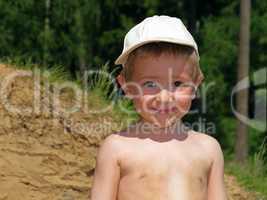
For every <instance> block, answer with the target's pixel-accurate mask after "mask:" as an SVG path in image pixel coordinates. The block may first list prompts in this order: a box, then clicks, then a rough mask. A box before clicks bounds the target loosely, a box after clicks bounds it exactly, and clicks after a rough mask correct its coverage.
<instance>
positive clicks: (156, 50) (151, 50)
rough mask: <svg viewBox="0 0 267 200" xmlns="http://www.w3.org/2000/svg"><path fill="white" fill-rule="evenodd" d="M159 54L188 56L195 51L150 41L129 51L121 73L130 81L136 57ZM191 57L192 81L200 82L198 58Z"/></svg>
mask: <svg viewBox="0 0 267 200" xmlns="http://www.w3.org/2000/svg"><path fill="white" fill-rule="evenodd" d="M161 54H170V55H174V56H180V55H184V56H188V57H189V56H191V55H192V54H196V53H195V50H194V48H193V47H190V46H185V45H180V44H174V43H169V42H152V43H148V44H144V45H142V46H140V47H138V48H137V49H135V50H134V51H133V52H131V53H130V55H129V56H128V59H127V61H126V62H125V64H124V65H123V69H122V72H121V73H122V75H123V76H124V77H125V79H126V81H130V80H131V76H132V74H133V65H134V62H135V60H136V59H138V58H140V57H142V56H145V55H153V56H160V55H161ZM192 58H195V59H192ZM192 58H191V60H190V62H192V64H193V66H194V67H193V68H192V72H191V77H192V81H196V82H199V83H200V82H201V81H202V79H203V74H202V72H201V70H200V67H199V62H198V58H197V56H193V57H192Z"/></svg>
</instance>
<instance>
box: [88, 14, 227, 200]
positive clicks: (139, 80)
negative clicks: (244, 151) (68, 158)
mask: <svg viewBox="0 0 267 200" xmlns="http://www.w3.org/2000/svg"><path fill="white" fill-rule="evenodd" d="M116 64H122V65H123V70H122V73H121V74H120V75H119V76H118V81H119V83H120V85H121V86H122V88H123V90H124V92H125V94H126V96H127V97H129V98H131V99H132V100H133V103H134V106H135V109H136V111H137V112H138V113H139V115H140V118H141V120H140V122H138V123H137V124H135V125H132V126H130V127H129V128H128V129H127V130H126V131H123V132H120V133H114V134H112V135H110V136H108V137H107V138H106V139H105V140H104V142H103V143H102V145H101V147H100V149H99V152H98V156H97V164H96V170H95V176H94V181H93V187H92V191H91V198H92V200H226V199H227V197H226V192H225V188H224V179H223V178H224V159H223V154H222V150H221V148H220V145H219V143H218V142H217V141H216V140H215V139H214V138H213V137H210V136H208V135H206V134H203V133H198V132H195V131H193V130H190V129H189V128H187V127H185V126H184V125H183V124H182V121H181V119H182V117H183V116H184V115H185V114H186V113H187V112H188V111H189V109H190V106H191V101H192V98H194V96H195V92H196V88H197V87H198V86H199V84H200V83H201V81H202V79H203V75H202V73H201V70H200V68H199V54H198V49H197V45H196V43H195V41H194V39H193V37H192V36H191V34H190V33H189V32H188V31H187V30H186V28H185V26H184V25H183V23H182V22H181V21H180V20H179V19H177V18H174V17H168V16H154V17H149V18H147V19H145V20H144V21H143V22H141V23H140V24H137V25H136V26H135V27H133V28H132V29H131V30H130V31H129V32H128V33H127V34H126V36H125V40H124V49H123V52H122V54H121V55H120V56H119V58H118V59H117V60H116Z"/></svg>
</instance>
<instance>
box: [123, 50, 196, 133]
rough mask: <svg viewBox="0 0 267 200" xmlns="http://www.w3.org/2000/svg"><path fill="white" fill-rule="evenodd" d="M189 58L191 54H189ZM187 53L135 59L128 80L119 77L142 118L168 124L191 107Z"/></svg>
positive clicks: (192, 94)
mask: <svg viewBox="0 0 267 200" xmlns="http://www.w3.org/2000/svg"><path fill="white" fill-rule="evenodd" d="M191 59H192V58H191ZM191 59H190V56H184V55H180V56H175V55H171V54H162V55H160V56H154V55H146V56H143V57H141V58H139V59H136V60H135V62H134V65H133V66H132V67H133V73H132V75H131V81H127V82H126V81H125V79H124V78H123V77H120V78H119V82H120V84H121V85H122V87H123V89H124V91H125V93H126V95H127V96H129V97H130V98H132V99H133V103H134V106H135V108H136V110H137V112H138V113H139V114H140V115H141V117H142V119H143V121H144V122H150V123H153V124H155V125H157V126H159V127H161V128H164V127H167V126H170V125H171V124H173V123H174V122H175V121H176V120H177V119H180V118H182V117H183V116H184V115H185V114H186V113H187V112H188V110H189V109H190V106H191V101H192V98H193V96H194V94H195V86H194V83H193V82H192V74H193V70H194V67H196V66H192V65H193V64H192V62H190V60H191Z"/></svg>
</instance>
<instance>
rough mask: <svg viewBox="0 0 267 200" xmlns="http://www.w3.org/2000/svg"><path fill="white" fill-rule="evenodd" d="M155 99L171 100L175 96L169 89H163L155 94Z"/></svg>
mask: <svg viewBox="0 0 267 200" xmlns="http://www.w3.org/2000/svg"><path fill="white" fill-rule="evenodd" d="M156 99H157V100H158V101H160V102H172V101H174V99H175V98H174V95H173V93H172V92H171V91H169V90H166V89H163V90H161V91H160V92H159V93H158V94H157V97H156Z"/></svg>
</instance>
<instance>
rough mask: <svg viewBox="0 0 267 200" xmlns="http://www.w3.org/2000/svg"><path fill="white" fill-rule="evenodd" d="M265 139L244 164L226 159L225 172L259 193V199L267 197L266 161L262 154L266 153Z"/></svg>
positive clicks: (242, 184)
mask: <svg viewBox="0 0 267 200" xmlns="http://www.w3.org/2000/svg"><path fill="white" fill-rule="evenodd" d="M266 140H267V138H265V139H264V141H263V142H262V144H261V147H260V150H259V151H258V152H257V153H255V154H254V156H251V157H250V158H249V159H248V161H247V162H246V163H244V164H238V163H236V162H234V161H233V159H229V158H227V159H226V162H225V172H226V173H229V174H232V175H234V176H235V177H237V180H238V182H239V183H240V185H241V186H244V187H245V188H246V189H248V190H249V191H256V192H258V193H259V196H260V197H259V199H260V198H262V199H267V162H266V159H265V157H264V156H266V153H267V146H266Z"/></svg>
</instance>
